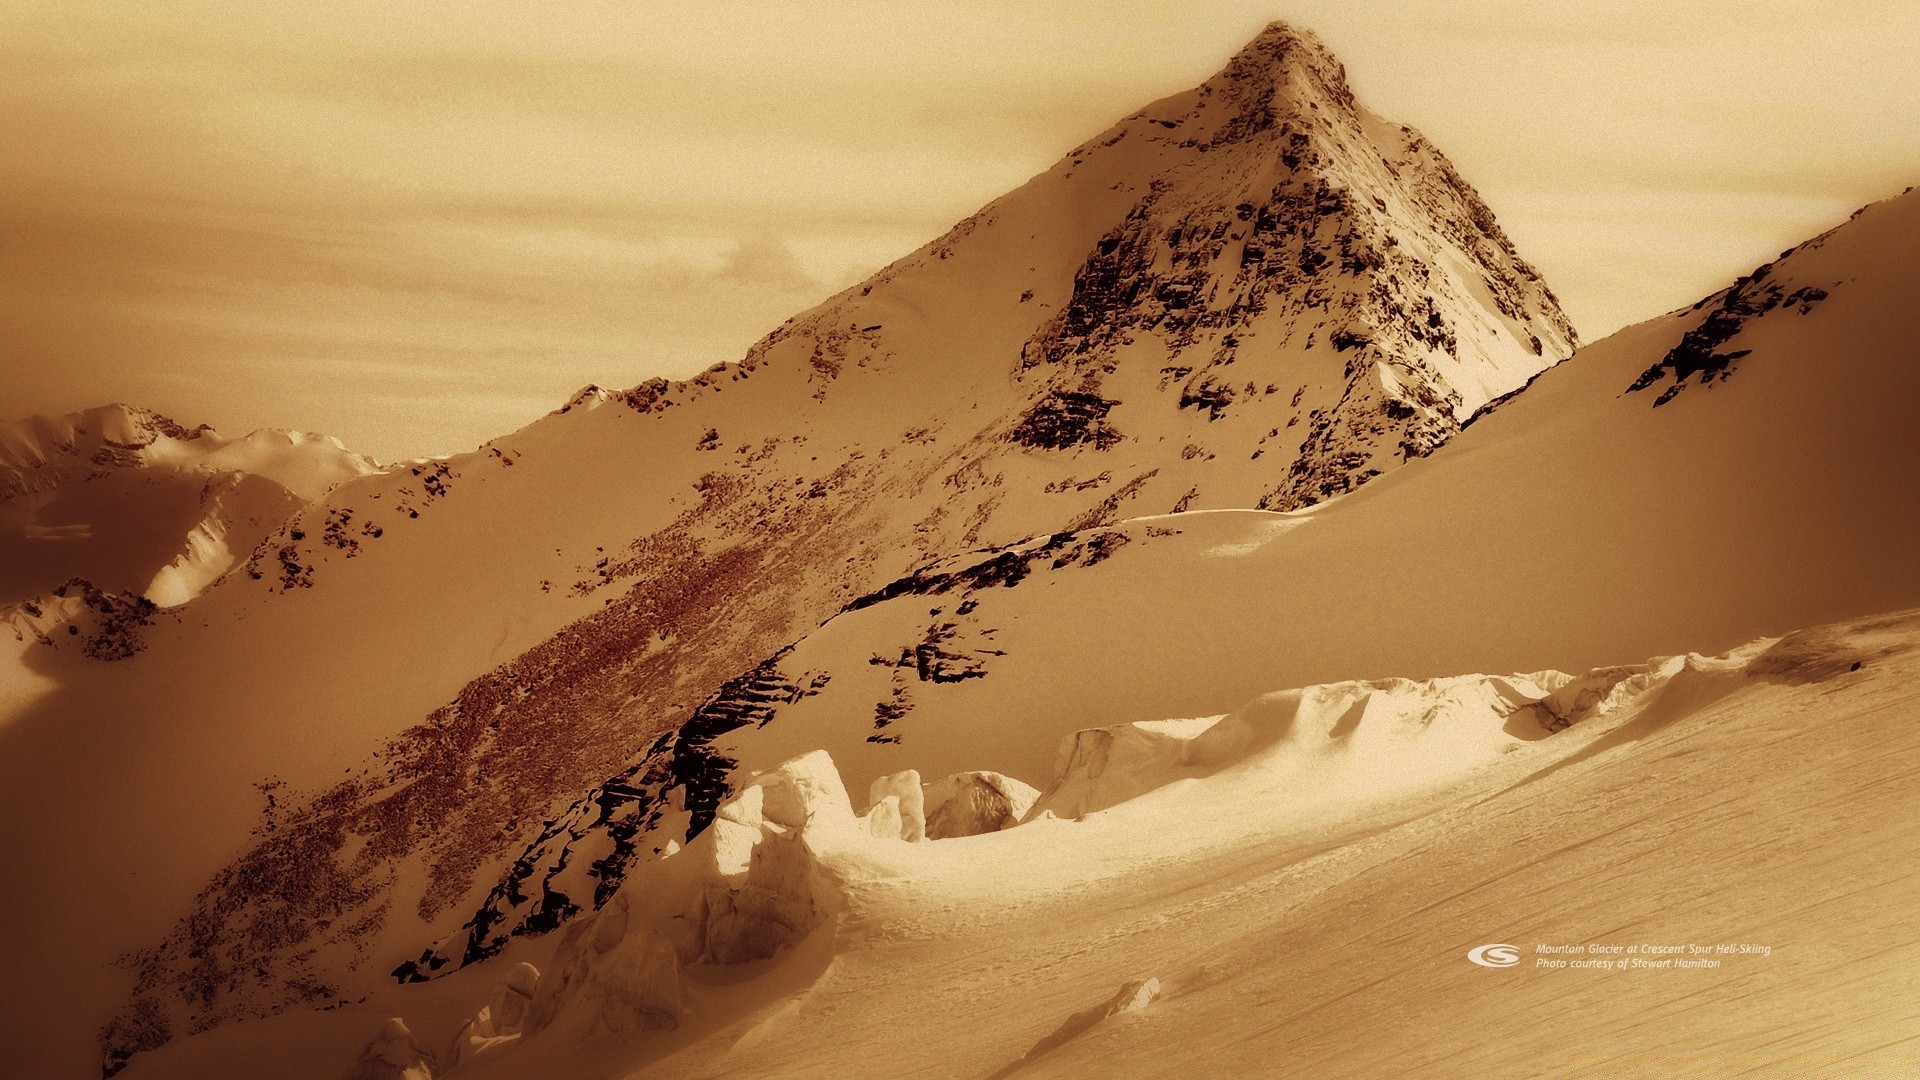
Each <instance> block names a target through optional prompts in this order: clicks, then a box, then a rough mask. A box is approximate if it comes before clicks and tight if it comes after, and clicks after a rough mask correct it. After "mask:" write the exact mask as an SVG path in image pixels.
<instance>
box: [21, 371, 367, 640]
mask: <svg viewBox="0 0 1920 1080" xmlns="http://www.w3.org/2000/svg"><path fill="white" fill-rule="evenodd" d="M373 469H374V463H373V462H372V461H371V460H369V459H367V458H364V457H361V456H360V455H357V454H353V453H351V452H349V451H348V450H347V449H346V448H344V447H342V446H341V445H340V444H339V442H337V441H335V440H333V439H330V438H327V437H324V436H319V435H307V434H302V433H298V432H286V431H256V432H253V433H252V434H250V435H247V436H246V437H244V438H239V439H228V438H223V437H222V436H221V435H220V434H219V433H218V432H216V431H214V430H213V429H212V428H209V427H207V426H205V425H201V426H200V427H197V428H191V429H190V428H187V427H184V426H182V425H181V424H178V423H176V422H174V421H173V420H170V419H168V418H167V417H165V416H162V415H160V414H159V413H155V412H152V411H150V410H146V409H136V408H131V407H128V406H125V405H106V406H102V407H100V408H95V409H88V410H85V411H84V412H78V413H71V414H68V415H65V416H54V417H39V416H36V417H29V418H27V419H25V420H18V421H14V422H11V423H6V424H0V607H11V606H14V605H18V604H20V603H22V602H30V601H31V600H32V599H33V598H34V597H36V596H41V595H42V594H45V593H48V592H50V591H51V590H53V589H54V588H56V587H59V586H61V584H62V583H63V582H66V581H69V580H70V579H73V578H81V579H84V580H85V581H86V582H87V583H88V584H90V585H92V586H94V587H96V588H98V589H100V590H105V591H107V592H109V593H127V594H131V595H134V596H140V597H144V598H145V599H147V600H149V601H151V602H152V603H154V604H157V605H159V606H162V607H171V606H176V605H179V604H182V603H185V602H186V601H187V600H190V599H192V598H193V597H194V596H197V595H198V594H199V593H200V592H201V591H203V590H204V589H205V588H206V587H207V586H208V585H211V584H212V583H213V582H214V581H216V580H218V578H219V577H220V576H221V575H222V574H224V573H226V572H227V571H228V570H229V569H231V568H232V566H233V564H234V563H235V562H237V561H239V560H241V559H244V558H246V557H247V555H248V554H249V553H251V552H252V550H253V548H254V546H255V545H257V544H258V543H259V542H260V541H261V540H262V539H264V538H265V537H266V535H267V534H268V533H269V532H271V531H272V530H273V529H274V528H275V527H277V526H278V525H279V524H280V523H281V522H283V521H285V520H286V519H287V518H289V517H291V516H293V514H294V513H295V512H296V511H298V510H299V509H300V508H301V507H302V506H305V505H306V504H307V503H310V502H312V501H313V500H315V499H318V498H319V497H320V496H322V495H324V494H326V492H327V491H328V490H329V489H330V488H332V487H334V486H335V485H336V484H339V483H341V482H342V481H344V480H348V479H350V478H352V477H356V476H363V475H365V474H367V473H369V472H372V471H373ZM36 606H38V605H36ZM28 618H32V616H31V615H28Z"/></svg>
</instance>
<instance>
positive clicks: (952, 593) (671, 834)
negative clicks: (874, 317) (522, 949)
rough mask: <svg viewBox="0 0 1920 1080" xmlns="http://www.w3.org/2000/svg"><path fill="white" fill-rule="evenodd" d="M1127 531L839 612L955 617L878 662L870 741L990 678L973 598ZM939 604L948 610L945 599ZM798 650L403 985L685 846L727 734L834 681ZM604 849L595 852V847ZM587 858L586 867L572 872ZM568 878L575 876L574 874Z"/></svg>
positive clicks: (733, 696) (554, 834)
mask: <svg viewBox="0 0 1920 1080" xmlns="http://www.w3.org/2000/svg"><path fill="white" fill-rule="evenodd" d="M1127 540H1128V537H1127V536H1126V535H1125V534H1123V533H1119V532H1098V533H1093V534H1091V535H1085V534H1069V533H1061V534H1058V535H1055V536H1049V537H1046V538H1043V539H1041V540H1037V541H1034V542H1030V543H1027V544H1023V545H1019V546H1017V547H1015V548H1010V549H1007V550H1005V551H999V552H992V553H988V554H985V555H984V556H981V555H975V556H971V557H963V558H961V559H957V560H950V561H949V564H948V565H944V566H936V567H929V568H927V569H925V570H922V571H920V572H918V573H914V574H910V575H908V576H906V577H903V578H900V579H898V580H896V581H893V582H890V583H889V584H887V585H886V586H884V587H883V588H880V589H878V590H875V591H874V592H872V593H868V594H867V595H865V596H862V597H860V598H858V599H856V600H854V601H852V602H851V603H849V604H847V605H846V606H845V608H843V609H842V613H845V612H852V611H859V610H862V609H865V608H868V607H872V606H874V605H876V604H880V603H884V602H886V601H889V600H897V599H901V598H903V597H909V596H925V597H946V598H950V599H951V600H952V601H953V607H952V612H953V615H954V616H955V617H953V618H944V619H943V618H940V617H939V616H937V615H936V616H935V617H934V621H933V622H932V623H931V624H930V625H929V626H928V628H927V630H926V633H925V635H924V637H923V638H922V639H921V640H920V641H919V642H918V643H916V644H914V645H912V646H909V647H903V648H902V649H901V650H900V652H899V654H898V655H897V656H888V657H879V656H876V657H874V658H873V659H872V660H871V661H870V663H873V664H876V665H881V666H887V667H891V668H893V669H894V670H895V680H894V681H895V690H894V693H893V694H892V695H891V696H890V697H889V698H888V699H886V700H884V701H881V702H879V703H878V704H876V706H875V709H874V727H875V729H876V731H877V732H881V734H878V735H876V736H875V737H873V738H871V739H870V740H869V741H875V742H898V741H900V737H899V736H898V735H897V734H887V733H885V732H884V729H886V728H888V727H889V726H891V725H893V724H894V723H896V722H898V721H900V720H903V719H905V718H906V717H907V715H908V714H909V713H910V712H911V710H912V705H911V697H910V694H909V692H908V689H907V687H908V686H909V685H910V684H911V683H913V682H916V681H917V682H926V683H953V682H963V681H966V680H968V679H978V678H984V677H987V676H988V674H989V663H990V661H991V660H992V658H993V657H996V656H999V655H1001V653H1000V652H999V651H998V650H996V649H994V648H992V647H991V646H990V645H988V644H986V643H985V641H984V639H985V638H989V637H990V636H991V633H992V632H991V630H988V631H984V632H983V631H980V630H978V629H976V628H974V627H972V626H971V625H969V624H968V623H967V620H966V616H967V615H970V614H971V613H972V612H973V610H974V609H975V607H976V606H977V604H978V600H977V597H976V595H975V594H976V593H978V592H980V591H982V590H990V589H1011V588H1015V587H1017V586H1019V584H1020V583H1021V582H1022V581H1024V580H1026V579H1027V577H1028V575H1030V574H1031V573H1032V572H1033V571H1034V570H1035V569H1038V568H1041V567H1049V568H1052V569H1061V568H1064V567H1069V566H1075V567H1091V566H1097V565H1099V564H1100V563H1102V562H1104V561H1106V560H1107V559H1108V558H1109V557H1111V556H1112V554H1113V553H1114V552H1115V551H1117V550H1119V549H1120V548H1121V547H1122V546H1124V545H1125V544H1126V542H1127ZM939 610H945V608H944V607H943V608H942V609H939ZM791 652H792V647H791V646H789V647H787V648H783V649H781V650H780V651H779V652H777V653H775V654H774V655H773V656H771V657H768V658H767V659H766V660H764V661H762V662H761V663H760V664H758V665H755V666H754V667H753V668H752V669H751V670H750V671H747V672H746V673H744V674H742V675H739V676H736V677H735V678H733V679H730V680H728V681H727V682H726V684H725V685H723V686H722V687H721V689H720V691H719V692H718V693H715V694H714V695H713V696H712V697H710V698H708V699H707V700H706V702H704V703H703V704H702V705H701V706H700V707H699V708H698V709H696V710H695V711H694V713H693V715H692V716H691V717H690V718H689V719H688V720H687V721H686V722H685V723H684V724H681V725H680V726H679V727H678V728H677V729H675V730H673V731H669V732H667V733H666V734H664V735H661V736H660V737H659V738H658V739H656V740H654V742H653V743H652V744H651V745H650V746H648V747H647V749H646V750H645V751H644V752H643V753H642V754H641V755H640V757H639V758H638V759H637V760H635V761H634V762H633V763H632V764H630V765H629V766H627V767H626V768H624V769H622V770H621V771H619V772H618V773H616V774H614V775H613V776H611V777H609V778H608V779H606V780H604V781H602V782H601V783H600V784H599V785H597V786H596V787H594V788H593V789H592V790H590V791H588V792H587V793H586V794H585V795H583V796H581V797H580V798H579V799H577V800H576V801H575V802H574V803H573V804H572V805H571V806H569V807H568V808H567V809H566V810H564V811H563V812H562V813H561V814H560V815H559V816H558V817H556V818H555V819H553V820H552V821H549V822H547V823H546V824H545V825H544V826H543V827H542V829H541V831H540V833H539V835H538V837H537V838H535V840H534V841H533V842H532V843H531V844H529V845H528V846H527V848H526V850H525V851H523V852H522V853H521V854H520V856H519V857H518V858H516V859H515V860H514V861H513V864H512V865H511V866H510V867H509V868H508V870H507V873H506V874H505V876H504V877H503V878H502V880H501V881H500V883H499V884H498V885H496V886H495V887H494V888H493V890H492V891H491V892H490V893H489V894H488V895H487V898H486V900H485V902H483V903H482V904H481V906H480V908H479V909H478V910H477V911H475V912H474V914H473V916H472V917H471V918H469V919H468V920H467V923H466V925H465V926H464V927H463V932H462V933H461V934H459V935H457V936H456V937H455V938H454V939H452V940H449V941H443V942H440V943H438V944H436V945H434V946H432V947H430V948H428V949H427V950H426V951H425V952H423V953H422V954H421V955H420V956H419V957H417V958H416V959H413V960H409V961H407V962H406V963H404V964H402V965H400V966H399V967H398V968H396V969H395V970H394V972H393V974H394V977H395V978H397V979H399V980H400V981H401V982H417V981H421V980H424V979H428V978H431V977H432V976H433V975H434V974H435V973H437V972H440V971H443V970H450V969H451V968H453V967H459V966H460V965H463V964H467V963H472V962H473V961H475V960H479V959H484V958H485V957H488V956H492V955H494V954H496V953H498V952H499V951H500V950H501V949H502V948H503V947H505V945H506V943H507V941H508V940H509V939H510V938H512V937H515V936H521V935H526V934H539V933H545V932H546V931H548V930H551V929H553V928H554V927H556V926H558V925H559V924H560V923H561V922H563V921H564V920H565V919H567V918H568V917H570V916H572V915H573V914H575V913H577V912H579V911H582V910H589V909H598V908H599V907H600V906H601V905H603V904H605V903H606V902H607V900H608V898H610V897H611V896H612V895H613V892H614V891H615V890H616V889H618V888H619V887H620V884H621V882H622V881H624V880H625V879H626V875H627V872H628V870H629V869H630V868H631V867H632V866H633V864H634V861H635V860H636V859H642V858H647V857H651V856H657V855H659V854H660V853H661V846H660V845H662V844H664V842H665V841H666V840H668V839H673V840H677V841H680V842H683V843H684V842H686V841H689V840H692V839H693V838H694V837H696V836H698V835H700V833H701V832H703V831H705V830H706V828H707V827H708V826H709V825H711V824H712V823H713V818H714V813H715V811H716V810H717V809H718V807H719V805H720V803H721V802H723V801H725V799H726V798H727V797H728V796H729V795H731V794H732V793H733V790H734V784H733V775H732V774H733V769H734V766H735V765H736V762H735V761H734V760H733V759H732V758H731V757H728V756H727V755H726V754H725V753H723V752H721V751H720V750H718V749H716V748H715V746H714V744H715V742H716V741H717V740H718V739H720V738H721V737H722V736H724V735H728V734H730V733H732V732H735V731H739V730H741V729H743V728H749V727H755V728H757V727H765V726H766V725H767V724H769V723H772V722H774V721H776V720H777V719H778V717H779V714H780V711H781V709H782V708H783V707H784V706H787V705H791V704H793V703H795V702H798V701H800V700H802V699H804V698H807V697H811V696H813V695H814V694H817V693H819V692H820V691H821V690H823V689H825V688H826V686H827V684H828V682H829V680H830V673H827V672H790V671H788V670H787V669H786V666H785V663H786V661H787V659H788V657H789V654H790V653H791ZM595 853H597V854H595ZM581 865H584V866H585V867H586V872H585V873H584V874H577V875H569V874H568V871H569V869H570V868H574V867H576V866H581ZM569 878H570V881H569V880H566V879H569Z"/></svg>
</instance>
